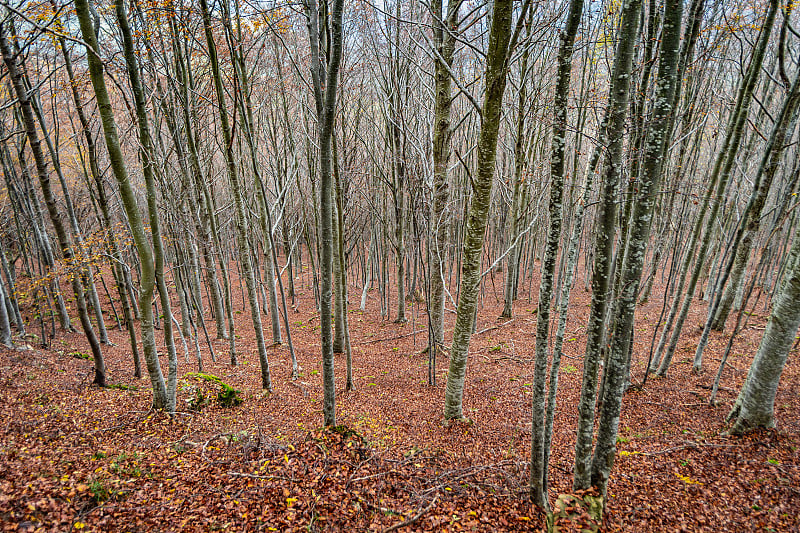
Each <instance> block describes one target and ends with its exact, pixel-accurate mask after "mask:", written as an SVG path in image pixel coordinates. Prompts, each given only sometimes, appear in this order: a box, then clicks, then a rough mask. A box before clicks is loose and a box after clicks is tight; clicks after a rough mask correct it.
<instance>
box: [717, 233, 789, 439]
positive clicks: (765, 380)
mask: <svg viewBox="0 0 800 533" xmlns="http://www.w3.org/2000/svg"><path fill="white" fill-rule="evenodd" d="M788 261H789V263H790V264H791V268H790V269H789V270H787V272H786V275H785V277H784V280H783V284H782V288H781V291H780V293H779V294H778V296H777V298H776V300H775V304H774V306H773V307H772V312H771V313H770V316H769V321H768V322H767V329H766V330H765V331H764V336H763V337H762V338H761V344H760V345H759V346H758V352H756V356H755V359H753V364H752V365H751V366H750V371H749V372H748V374H747V379H746V380H745V382H744V385H743V386H742V390H741V392H740V393H739V397H738V398H737V399H736V403H734V405H733V408H732V409H731V412H730V413H728V420H733V421H734V422H733V427H731V429H730V432H731V433H732V434H742V433H744V432H746V431H748V430H751V429H755V428H760V427H763V428H771V427H774V426H775V419H774V416H775V415H774V410H775V394H776V392H777V390H778V382H779V381H780V377H781V373H782V372H783V367H784V366H785V365H786V359H787V357H788V355H789V351H790V350H791V348H792V345H793V344H794V343H795V337H796V335H797V328H798V327H800V232H797V231H795V237H794V243H793V244H792V250H791V252H790V254H789V260H788Z"/></svg>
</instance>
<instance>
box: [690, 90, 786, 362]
mask: <svg viewBox="0 0 800 533" xmlns="http://www.w3.org/2000/svg"><path fill="white" fill-rule="evenodd" d="M798 82H800V76H796V77H795V80H794V83H793V84H792V86H791V88H790V90H789V94H788V95H787V96H786V99H785V101H784V104H783V106H782V107H781V112H780V115H779V116H778V120H777V121H776V122H775V126H774V127H773V129H772V133H771V135H770V137H769V140H768V141H767V146H766V147H765V149H764V155H763V157H762V158H761V163H760V164H759V167H758V171H757V172H756V177H755V180H754V182H753V194H752V196H751V197H750V200H749V201H748V203H747V207H745V210H744V212H743V213H742V226H741V227H739V228H738V229H737V231H736V235H735V238H734V242H733V245H732V246H731V248H732V250H733V257H732V258H731V259H730V260H729V261H728V264H727V265H726V268H725V271H724V273H723V275H722V278H721V279H720V281H719V286H720V287H725V286H726V283H727V282H728V279H729V278H730V276H731V273H732V270H733V268H736V267H737V266H738V268H741V269H742V271H743V270H744V266H745V265H746V264H747V259H748V258H749V257H750V249H751V247H752V245H753V239H754V238H755V234H756V233H757V232H758V228H759V226H760V221H761V211H762V210H763V209H764V204H765V202H766V200H767V194H768V193H769V190H770V188H771V186H772V181H773V178H774V177H775V172H776V171H777V170H778V166H779V164H780V161H781V159H782V155H783V149H784V148H785V147H786V141H787V133H791V132H792V131H793V130H794V125H795V119H796V117H797V109H798V105H800V84H799V83H798ZM740 250H744V252H743V256H741V255H740V254H739V251H740ZM737 262H738V265H737ZM739 276H740V277H741V273H740V274H739ZM732 285H733V284H732V283H731V284H729V285H728V287H729V288H731V287H732ZM737 285H738V284H737ZM723 298H724V294H723ZM723 298H715V299H714V302H713V304H712V306H711V308H710V309H709V313H708V320H707V321H706V325H705V327H704V328H703V333H702V335H701V336H700V340H699V341H698V343H697V349H696V350H695V354H694V364H693V370H694V371H695V372H699V371H700V368H701V367H702V363H703V352H704V350H705V347H706V344H707V343H708V336H709V334H710V332H711V329H712V327H713V322H714V319H715V317H716V315H717V314H718V312H719V306H720V303H721V300H722V299H723Z"/></svg>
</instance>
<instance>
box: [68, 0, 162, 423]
mask: <svg viewBox="0 0 800 533" xmlns="http://www.w3.org/2000/svg"><path fill="white" fill-rule="evenodd" d="M75 12H76V14H77V16H78V22H79V23H80V28H81V35H82V36H83V41H84V42H85V43H86V45H87V52H88V53H87V61H88V63H89V75H90V77H91V81H92V87H93V88H94V93H95V97H96V99H97V107H98V109H99V112H100V118H101V121H102V124H103V133H104V135H105V140H106V147H107V149H108V155H109V159H110V160H111V168H112V171H113V172H114V176H115V178H116V180H117V184H118V185H119V192H120V197H121V198H122V205H123V207H124V208H125V213H126V214H127V216H128V223H129V225H130V228H131V234H132V235H133V240H134V243H135V245H136V251H137V254H138V256H139V263H140V268H141V280H140V292H139V312H140V317H141V329H142V348H143V350H144V357H145V363H146V365H147V372H148V374H149V375H150V382H151V384H152V387H153V407H154V408H156V409H167V408H168V406H169V405H170V403H171V402H170V401H169V399H168V397H167V387H166V384H165V383H164V376H163V374H162V373H161V366H160V365H159V361H158V354H157V352H156V339H155V332H154V330H153V306H152V305H151V300H152V297H153V290H154V287H155V269H154V266H153V252H152V249H151V248H150V243H149V242H148V240H147V236H146V235H145V230H144V224H143V223H142V217H141V214H140V213H139V208H138V206H137V204H136V198H135V196H134V194H133V187H132V186H131V183H130V180H129V178H128V172H127V169H126V168H125V160H124V157H123V155H122V150H121V148H120V144H119V137H118V136H117V126H116V122H115V120H114V111H113V108H112V106H111V99H110V97H109V95H108V89H107V88H106V82H105V79H104V77H103V63H102V60H101V59H100V56H99V55H97V51H98V43H97V35H96V33H95V28H94V26H93V24H92V16H91V13H90V12H89V4H88V1H87V0H75ZM173 404H174V402H173Z"/></svg>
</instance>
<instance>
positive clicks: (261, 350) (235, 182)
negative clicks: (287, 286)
mask: <svg viewBox="0 0 800 533" xmlns="http://www.w3.org/2000/svg"><path fill="white" fill-rule="evenodd" d="M200 9H201V11H202V15H203V27H204V30H205V37H206V45H207V46H208V52H209V59H210V60H211V72H212V77H213V79H214V89H215V92H216V97H217V111H218V114H219V121H220V126H221V129H222V140H223V143H224V145H223V152H224V155H225V163H226V170H227V174H228V182H229V183H230V186H231V192H232V194H233V202H234V208H235V212H236V216H235V226H236V237H237V241H238V248H239V256H240V260H241V263H242V270H243V274H244V277H245V283H246V285H247V299H248V301H249V303H250V314H251V316H252V320H253V329H254V331H255V335H256V346H257V348H258V360H259V363H260V366H261V386H262V388H264V389H266V390H270V391H271V390H272V378H271V376H270V371H269V361H268V360H267V349H266V346H265V344H264V329H263V326H262V323H261V311H260V309H259V308H258V294H257V292H256V281H255V274H254V272H253V263H252V259H251V251H250V242H249V241H248V240H247V215H246V213H245V210H244V200H243V192H242V186H241V183H240V181H239V180H240V178H239V174H238V168H237V166H236V160H235V159H234V154H233V139H232V132H231V127H230V124H229V122H228V110H227V107H226V104H225V91H224V89H223V87H222V77H221V74H220V68H219V61H218V60H217V50H216V45H215V44H214V35H213V33H212V31H211V15H210V14H209V11H208V2H207V1H206V0H200Z"/></svg>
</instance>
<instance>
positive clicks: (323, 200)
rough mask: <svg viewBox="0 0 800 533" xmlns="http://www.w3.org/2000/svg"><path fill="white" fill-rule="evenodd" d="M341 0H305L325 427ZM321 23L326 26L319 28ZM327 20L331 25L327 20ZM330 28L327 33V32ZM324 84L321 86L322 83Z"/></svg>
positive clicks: (332, 395) (331, 393)
mask: <svg viewBox="0 0 800 533" xmlns="http://www.w3.org/2000/svg"><path fill="white" fill-rule="evenodd" d="M343 10H344V0H334V4H333V11H332V12H331V13H330V20H328V17H326V16H322V15H323V14H321V13H320V12H319V10H318V8H317V2H316V0H307V1H306V15H307V18H308V34H309V41H310V45H311V78H312V82H313V89H314V100H315V102H316V110H317V127H318V131H319V158H320V193H319V196H320V202H319V205H320V220H319V248H320V261H319V263H320V270H321V274H322V275H321V294H320V305H319V307H320V325H321V329H320V343H321V345H322V382H323V402H322V413H323V422H324V424H325V426H335V425H336V383H335V380H334V374H333V338H332V335H331V333H332V332H331V296H332V294H331V292H332V288H333V287H332V285H333V244H334V243H333V205H332V204H333V173H332V167H331V165H332V161H331V160H332V154H331V139H332V137H333V122H334V118H335V117H334V113H335V110H336V93H337V87H338V80H339V66H340V64H341V59H342V12H343ZM320 22H324V23H325V24H326V27H325V28H324V30H326V31H325V32H323V28H320V27H319V24H320ZM328 22H330V27H327V23H328ZM328 30H329V32H328ZM326 35H330V39H331V42H330V45H331V46H330V55H329V56H328V58H327V62H326V63H323V62H322V61H321V57H320V56H321V55H322V52H323V49H324V48H323V46H322V43H321V42H320V37H324V36H326ZM323 83H324V85H323Z"/></svg>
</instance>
